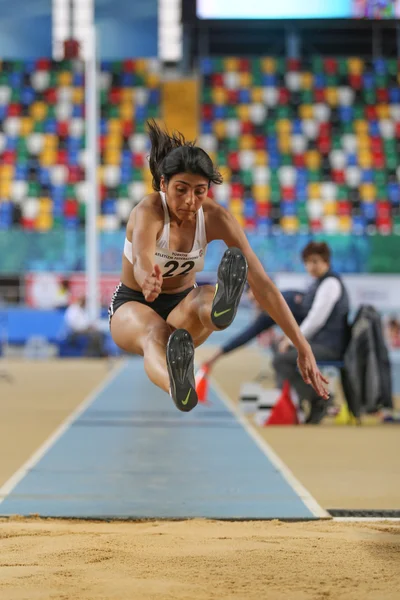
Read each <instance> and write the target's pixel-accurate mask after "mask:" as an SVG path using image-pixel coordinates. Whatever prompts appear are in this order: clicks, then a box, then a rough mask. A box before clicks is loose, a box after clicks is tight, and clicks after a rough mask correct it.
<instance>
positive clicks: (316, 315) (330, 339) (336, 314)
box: [273, 242, 349, 423]
mask: <svg viewBox="0 0 400 600" xmlns="http://www.w3.org/2000/svg"><path fill="white" fill-rule="evenodd" d="M302 258H303V261H304V264H305V267H306V269H307V271H308V273H309V274H310V275H311V276H312V277H314V278H315V281H314V282H313V284H312V285H311V286H310V287H309V288H308V290H307V291H306V293H305V294H304V296H303V300H302V310H303V313H304V319H303V320H302V322H301V325H300V329H301V331H302V332H303V334H304V336H305V337H306V338H307V339H308V341H309V342H310V344H311V347H312V349H313V352H314V356H315V358H316V360H317V361H328V360H329V361H336V360H341V359H342V358H343V354H344V352H345V349H346V346H347V342H348V334H349V327H348V312H349V298H348V294H347V291H346V289H345V287H344V285H343V282H342V280H341V278H340V277H339V275H337V274H336V273H334V272H333V271H332V270H331V266H330V260H331V253H330V249H329V246H328V245H327V244H326V243H325V242H310V243H309V244H307V246H306V247H305V248H304V250H303V253H302ZM273 365H274V368H275V371H276V374H277V380H278V385H279V384H280V385H281V384H282V383H283V381H285V380H286V379H288V380H289V381H290V384H291V386H292V387H293V388H294V389H295V390H296V392H297V394H298V396H299V400H300V402H302V401H303V400H308V401H309V402H310V404H311V411H310V414H309V417H308V419H307V422H308V423H319V422H320V421H321V419H322V417H323V416H324V414H325V412H326V402H325V401H324V400H323V399H322V398H319V397H318V396H316V394H315V392H314V391H313V389H312V388H311V386H309V385H307V384H306V383H305V382H304V381H303V379H302V377H301V375H300V373H299V372H298V370H297V351H296V349H295V348H293V347H291V343H290V341H289V340H288V339H287V338H285V339H284V340H283V341H282V342H281V343H280V345H279V348H278V352H277V354H276V355H275V358H274V361H273Z"/></svg>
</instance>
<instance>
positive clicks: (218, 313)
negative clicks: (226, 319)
mask: <svg viewBox="0 0 400 600" xmlns="http://www.w3.org/2000/svg"><path fill="white" fill-rule="evenodd" d="M230 310H232V309H231V308H227V309H226V310H221V312H217V311H215V312H214V317H215V318H216V319H217V318H218V317H220V316H221V315H225V314H226V313H227V312H229V311H230Z"/></svg>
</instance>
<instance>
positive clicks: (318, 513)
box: [210, 378, 331, 519]
mask: <svg viewBox="0 0 400 600" xmlns="http://www.w3.org/2000/svg"><path fill="white" fill-rule="evenodd" d="M210 383H211V387H213V388H214V390H215V391H216V392H217V394H218V396H219V397H220V398H221V400H222V401H223V403H224V404H225V406H226V407H227V408H228V409H229V410H230V412H231V413H232V414H233V415H234V417H235V418H236V419H237V421H238V422H239V423H240V424H241V425H242V427H243V428H244V429H245V431H246V432H247V433H248V434H249V436H250V437H251V438H252V439H253V441H254V442H255V443H256V444H257V446H258V447H259V449H260V450H261V452H263V453H264V454H265V456H266V457H267V458H268V460H269V461H270V462H271V463H272V464H273V465H274V467H276V469H277V470H278V471H279V472H280V474H281V475H282V477H283V478H284V479H285V480H286V482H287V483H288V484H289V485H290V487H292V488H293V490H294V491H295V492H296V494H297V495H298V496H299V498H301V500H302V501H303V502H304V504H305V505H306V506H307V508H308V509H309V510H310V511H311V512H312V514H313V515H314V516H315V517H318V518H320V519H331V516H330V514H329V513H328V512H327V511H326V510H325V509H323V508H322V506H320V505H319V504H318V502H317V501H316V500H315V498H314V497H313V496H312V495H311V494H310V492H309V491H308V490H306V488H305V487H304V486H303V485H302V484H301V483H300V481H299V480H298V479H296V477H295V476H294V475H293V473H292V472H291V470H290V469H289V467H287V466H286V465H285V463H284V462H283V461H282V460H281V459H280V458H279V456H278V455H277V454H276V453H275V451H274V450H273V449H272V448H271V446H270V445H269V444H268V443H267V442H266V441H265V440H264V438H263V437H262V436H261V435H260V434H259V433H258V431H257V430H256V428H255V427H254V426H253V425H252V424H251V423H249V422H248V421H247V420H246V419H245V418H244V416H243V415H242V414H241V413H240V412H239V410H238V409H237V407H236V405H235V403H234V402H233V401H232V400H231V399H230V398H229V397H228V396H227V394H225V392H224V391H222V389H221V387H220V386H219V385H218V383H216V381H215V379H214V378H211V381H210Z"/></svg>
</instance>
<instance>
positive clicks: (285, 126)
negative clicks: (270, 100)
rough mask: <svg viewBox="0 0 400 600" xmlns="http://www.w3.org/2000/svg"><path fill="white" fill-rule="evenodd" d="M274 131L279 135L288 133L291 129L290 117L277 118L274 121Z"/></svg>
mask: <svg viewBox="0 0 400 600" xmlns="http://www.w3.org/2000/svg"><path fill="white" fill-rule="evenodd" d="M276 131H277V132H278V134H279V135H285V134H286V135H289V134H290V133H291V131H292V121H291V120H290V119H278V120H277V122H276Z"/></svg>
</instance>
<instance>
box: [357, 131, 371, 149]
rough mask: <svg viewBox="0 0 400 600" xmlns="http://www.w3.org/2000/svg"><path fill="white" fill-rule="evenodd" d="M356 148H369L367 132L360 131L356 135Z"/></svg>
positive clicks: (369, 142)
mask: <svg viewBox="0 0 400 600" xmlns="http://www.w3.org/2000/svg"><path fill="white" fill-rule="evenodd" d="M357 148H358V150H359V151H361V150H369V149H370V148H371V138H370V136H369V134H368V133H360V134H358V135H357Z"/></svg>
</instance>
